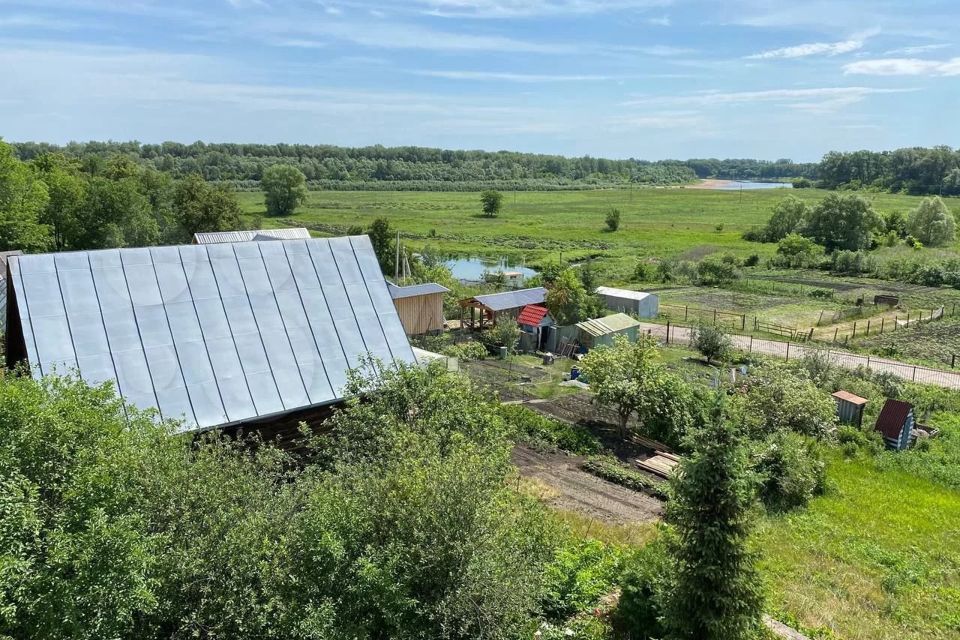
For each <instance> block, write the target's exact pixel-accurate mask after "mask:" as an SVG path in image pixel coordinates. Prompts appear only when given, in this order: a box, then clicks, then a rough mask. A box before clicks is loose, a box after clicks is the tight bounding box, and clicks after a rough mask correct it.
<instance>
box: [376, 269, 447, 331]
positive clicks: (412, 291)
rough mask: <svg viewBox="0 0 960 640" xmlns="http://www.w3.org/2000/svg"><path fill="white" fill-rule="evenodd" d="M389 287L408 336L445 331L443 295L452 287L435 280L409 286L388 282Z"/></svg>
mask: <svg viewBox="0 0 960 640" xmlns="http://www.w3.org/2000/svg"><path fill="white" fill-rule="evenodd" d="M387 289H389V290H390V297H391V298H393V304H394V306H395V307H396V308H397V313H398V314H400V322H401V323H403V330H404V331H406V332H407V335H408V336H418V335H421V334H424V333H431V332H437V331H443V323H444V318H443V296H444V294H447V293H450V289H447V288H446V287H444V286H442V285H439V284H437V283H435V282H428V283H425V284H414V285H410V286H407V287H399V286H397V285H395V284H393V283H392V282H388V283H387Z"/></svg>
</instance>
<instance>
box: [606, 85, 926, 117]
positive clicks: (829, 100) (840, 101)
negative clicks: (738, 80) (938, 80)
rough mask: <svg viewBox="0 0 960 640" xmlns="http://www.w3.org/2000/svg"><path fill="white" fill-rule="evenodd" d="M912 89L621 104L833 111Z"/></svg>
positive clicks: (774, 92)
mask: <svg viewBox="0 0 960 640" xmlns="http://www.w3.org/2000/svg"><path fill="white" fill-rule="evenodd" d="M906 91H912V89H877V88H873V87H818V88H813V89H769V90H764V91H733V92H722V91H707V92H702V93H695V94H687V95H680V96H645V97H641V98H638V99H635V100H631V101H629V102H626V103H624V105H625V106H637V105H672V106H682V105H688V106H691V105H692V106H703V107H710V106H723V105H739V104H755V103H765V102H772V103H780V104H783V105H785V106H787V107H790V108H792V109H797V110H800V111H814V112H826V111H836V110H838V109H841V108H842V107H845V106H849V105H851V104H855V103H857V102H860V101H862V100H864V99H865V98H866V97H868V96H871V95H877V94H886V93H903V92H906Z"/></svg>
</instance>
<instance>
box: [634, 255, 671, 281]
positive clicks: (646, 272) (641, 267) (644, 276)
mask: <svg viewBox="0 0 960 640" xmlns="http://www.w3.org/2000/svg"><path fill="white" fill-rule="evenodd" d="M660 264H663V263H662V262H661V263H660ZM660 264H658V265H657V271H658V272H659V270H660ZM650 274H651V268H650V265H649V264H647V262H646V261H645V260H637V265H636V266H635V267H634V268H633V278H634V280H639V281H640V282H644V281H647V280H649V279H650ZM658 279H660V278H659V275H658ZM661 282H666V280H661Z"/></svg>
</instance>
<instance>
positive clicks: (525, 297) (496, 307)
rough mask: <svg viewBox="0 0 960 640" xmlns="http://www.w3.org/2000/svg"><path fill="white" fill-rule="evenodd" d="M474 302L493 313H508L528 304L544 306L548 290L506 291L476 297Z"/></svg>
mask: <svg viewBox="0 0 960 640" xmlns="http://www.w3.org/2000/svg"><path fill="white" fill-rule="evenodd" d="M473 299H474V300H476V301H477V302H479V303H480V304H482V305H483V306H485V307H486V308H488V309H490V310H491V311H506V310H507V309H518V308H520V307H525V306H527V305H528V304H543V302H544V301H545V300H546V299H547V290H546V289H544V288H543V287H534V288H533V289H519V290H518V291H504V292H503V293H488V294H485V295H482V296H474V297H473Z"/></svg>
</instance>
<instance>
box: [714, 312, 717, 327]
mask: <svg viewBox="0 0 960 640" xmlns="http://www.w3.org/2000/svg"><path fill="white" fill-rule="evenodd" d="M713 326H717V310H716V309H714V310H713Z"/></svg>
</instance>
